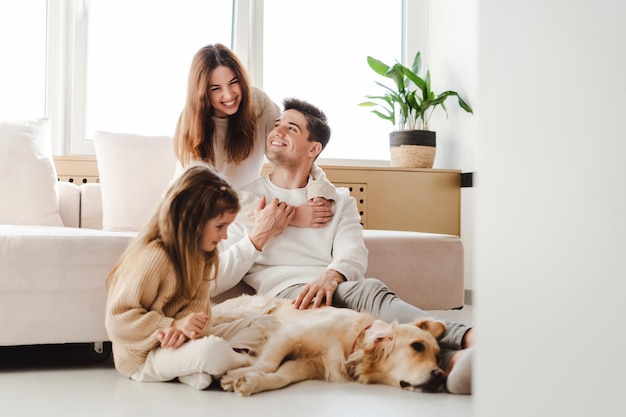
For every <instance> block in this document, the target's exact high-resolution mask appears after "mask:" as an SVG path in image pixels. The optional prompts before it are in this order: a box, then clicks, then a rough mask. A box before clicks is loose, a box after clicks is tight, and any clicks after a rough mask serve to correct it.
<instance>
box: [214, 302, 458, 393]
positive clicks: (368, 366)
mask: <svg viewBox="0 0 626 417" xmlns="http://www.w3.org/2000/svg"><path fill="white" fill-rule="evenodd" d="M261 314H270V315H272V316H275V317H276V318H277V319H278V321H279V322H280V326H277V328H276V329H275V330H272V332H271V334H269V335H268V339H267V342H266V343H265V344H264V345H263V346H262V347H261V348H260V349H261V351H260V352H256V355H257V356H258V357H257V358H256V360H255V361H254V363H253V364H252V365H250V366H246V367H243V368H238V369H233V370H231V371H229V372H227V373H226V374H225V375H224V376H223V377H222V379H221V385H222V388H223V389H224V390H226V391H234V392H235V393H237V394H238V395H241V396H248V395H251V394H255V393H258V392H262V391H267V390H273V389H278V388H282V387H285V386H287V385H289V384H292V383H295V382H298V381H303V380H307V379H321V380H325V381H330V382H349V381H356V382H360V383H364V384H386V385H391V386H395V387H400V388H402V389H405V390H410V391H423V392H436V391H439V390H440V388H441V387H442V386H443V384H444V382H445V375H444V372H443V370H442V369H441V368H440V367H439V345H438V343H437V339H438V338H440V337H441V336H442V335H443V333H444V332H445V330H446V328H445V325H444V324H443V323H441V322H439V321H434V320H418V321H416V322H415V323H411V324H398V323H391V324H389V323H385V322H383V321H381V320H377V319H376V317H374V316H372V315H370V314H367V313H359V312H357V311H354V310H350V309H347V308H335V307H321V308H310V309H307V310H298V309H296V308H295V307H294V305H293V303H292V301H291V300H286V299H279V298H271V297H265V296H260V295H253V296H249V295H242V296H239V297H236V298H232V299H229V300H226V301H224V302H222V303H221V304H218V305H216V306H214V307H213V313H212V315H213V319H214V323H215V324H219V323H222V322H228V321H231V320H233V319H238V318H242V317H248V316H250V315H255V316H258V315H261ZM251 353H253V352H251Z"/></svg>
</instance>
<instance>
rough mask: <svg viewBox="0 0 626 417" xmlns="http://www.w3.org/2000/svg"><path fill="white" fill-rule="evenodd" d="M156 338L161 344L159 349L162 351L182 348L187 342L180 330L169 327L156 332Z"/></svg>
mask: <svg viewBox="0 0 626 417" xmlns="http://www.w3.org/2000/svg"><path fill="white" fill-rule="evenodd" d="M156 338H157V339H158V340H159V342H161V347H162V348H164V349H167V348H172V349H176V348H179V347H181V346H182V344H183V343H185V342H186V341H187V337H185V335H184V334H183V332H181V331H180V330H178V329H176V328H174V327H170V328H168V329H167V330H159V331H157V332H156Z"/></svg>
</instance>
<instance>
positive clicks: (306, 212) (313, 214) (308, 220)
mask: <svg viewBox="0 0 626 417" xmlns="http://www.w3.org/2000/svg"><path fill="white" fill-rule="evenodd" d="M333 215H334V213H333V210H332V209H331V201H330V200H326V199H325V198H323V197H315V198H312V199H310V200H309V201H307V202H306V203H305V204H301V205H299V206H298V207H296V214H295V216H294V218H293V220H292V221H291V223H289V224H290V225H291V226H296V227H312V228H319V227H326V224H327V223H328V222H329V221H331V220H332V219H333Z"/></svg>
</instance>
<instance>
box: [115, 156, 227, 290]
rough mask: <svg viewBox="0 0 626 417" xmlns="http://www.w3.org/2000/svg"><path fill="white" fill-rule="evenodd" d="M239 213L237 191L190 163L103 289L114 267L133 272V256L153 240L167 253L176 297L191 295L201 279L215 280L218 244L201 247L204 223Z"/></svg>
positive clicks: (220, 178) (125, 253)
mask: <svg viewBox="0 0 626 417" xmlns="http://www.w3.org/2000/svg"><path fill="white" fill-rule="evenodd" d="M238 211H239V199H238V197H237V193H236V192H235V191H234V190H233V189H232V188H231V187H230V185H229V184H228V183H227V182H226V180H224V179H223V178H222V177H221V176H219V175H218V174H217V173H215V171H213V169H211V168H209V167H207V166H204V165H194V166H191V167H190V168H188V169H187V170H186V171H185V172H184V173H183V175H182V176H181V177H180V178H178V179H177V180H176V181H175V182H174V183H172V184H171V185H170V187H169V188H168V190H167V191H166V193H165V196H164V197H163V199H162V201H161V203H160V204H159V206H158V207H157V210H156V211H155V213H154V214H153V215H152V218H151V219H150V221H149V222H148V224H147V225H146V226H145V227H144V228H143V229H142V231H141V232H140V233H139V235H138V236H137V237H136V238H135V240H134V241H133V242H132V243H131V245H130V246H129V247H128V249H127V250H126V251H125V252H124V254H123V255H122V257H121V258H120V260H119V261H118V262H117V264H116V265H115V266H114V268H113V269H112V271H111V273H110V274H109V276H108V278H107V282H106V287H107V288H108V287H109V285H110V283H111V282H112V281H113V280H115V279H117V278H116V277H117V272H118V271H119V270H121V269H124V271H125V272H127V273H133V271H136V266H135V265H134V263H135V260H136V259H139V257H138V256H137V255H138V254H139V253H141V251H143V250H145V249H146V248H147V247H148V246H149V245H152V244H156V245H159V246H161V247H162V248H163V249H164V250H165V252H166V253H167V254H168V256H169V258H170V261H171V262H172V265H173V269H174V271H175V273H176V277H177V280H178V283H177V286H176V294H175V297H185V298H188V299H189V298H191V297H192V296H193V295H194V294H195V292H196V290H197V288H198V285H199V283H200V280H211V279H217V271H218V266H219V265H218V260H219V256H218V250H217V248H215V250H213V251H211V252H205V251H203V250H202V249H201V242H202V232H203V230H204V226H205V225H206V223H207V222H208V221H209V220H211V219H213V218H216V217H219V216H221V215H223V214H224V213H226V212H229V213H236V212H238Z"/></svg>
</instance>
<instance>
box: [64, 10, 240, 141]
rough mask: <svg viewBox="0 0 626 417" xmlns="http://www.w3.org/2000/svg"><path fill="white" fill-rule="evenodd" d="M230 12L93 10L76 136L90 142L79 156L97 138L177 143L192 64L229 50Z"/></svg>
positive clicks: (89, 17)
mask: <svg viewBox="0 0 626 417" xmlns="http://www.w3.org/2000/svg"><path fill="white" fill-rule="evenodd" d="M232 11H233V4H232V0H212V1H206V0H178V1H171V0H132V1H128V0H92V1H91V2H89V9H88V10H87V11H86V12H87V13H86V16H85V17H83V18H85V19H87V22H86V27H87V34H86V38H87V43H86V51H87V53H86V69H85V74H86V83H85V84H86V87H85V90H84V91H85V92H86V95H85V97H84V100H85V106H84V109H85V114H84V115H83V116H82V117H80V115H79V114H76V116H79V117H77V118H76V119H75V120H76V121H77V122H78V123H77V124H76V125H75V126H74V129H73V136H76V135H80V134H81V132H82V133H83V136H84V137H86V138H87V142H86V143H85V144H84V145H86V146H85V147H82V146H81V148H82V149H89V146H91V145H90V144H89V139H91V138H93V133H94V132H95V131H96V130H107V131H111V132H126V133H138V134H152V135H173V133H174V129H175V126H176V121H177V120H178V116H179V114H180V111H181V110H182V108H183V105H184V101H185V96H186V94H187V76H188V73H189V67H190V65H191V60H192V57H193V55H194V54H195V53H196V52H197V51H198V49H200V48H201V47H202V46H204V45H207V44H210V43H217V42H220V43H223V44H225V45H230V44H231V32H232V30H231V27H232V21H233V16H232ZM79 108H80V107H79ZM83 120H84V121H85V125H84V128H83V126H81V123H80V122H82V121H83Z"/></svg>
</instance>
